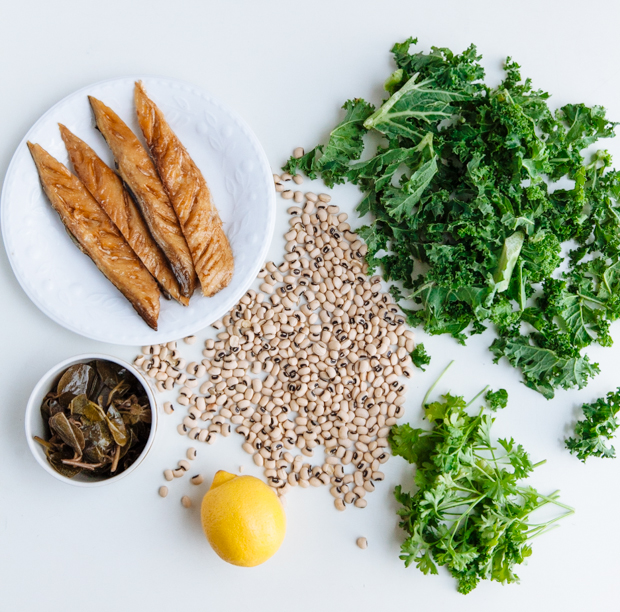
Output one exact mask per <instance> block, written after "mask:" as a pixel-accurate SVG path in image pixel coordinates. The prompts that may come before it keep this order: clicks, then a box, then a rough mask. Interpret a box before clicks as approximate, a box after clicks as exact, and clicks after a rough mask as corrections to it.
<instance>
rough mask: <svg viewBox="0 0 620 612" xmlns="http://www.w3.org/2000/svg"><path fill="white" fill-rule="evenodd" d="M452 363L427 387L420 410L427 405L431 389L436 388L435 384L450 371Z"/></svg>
mask: <svg viewBox="0 0 620 612" xmlns="http://www.w3.org/2000/svg"><path fill="white" fill-rule="evenodd" d="M453 363H454V359H453V360H452V361H451V362H450V363H449V364H448V365H447V366H446V367H445V368H444V371H443V372H442V373H441V374H440V375H439V377H438V378H437V380H436V381H435V382H434V383H433V384H432V385H431V386H430V387H429V389H428V391H427V392H426V395H425V396H424V399H423V400H422V410H424V406H426V404H427V403H428V397H429V395H430V394H431V393H432V392H433V389H434V388H435V387H436V386H437V383H438V382H439V381H440V380H441V379H442V378H443V375H444V374H445V373H446V372H447V371H448V370H449V369H450V366H451V365H452V364H453Z"/></svg>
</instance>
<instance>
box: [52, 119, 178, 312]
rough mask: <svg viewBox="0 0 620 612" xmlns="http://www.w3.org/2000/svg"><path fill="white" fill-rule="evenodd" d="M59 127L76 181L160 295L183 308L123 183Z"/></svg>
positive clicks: (163, 259) (170, 275)
mask: <svg viewBox="0 0 620 612" xmlns="http://www.w3.org/2000/svg"><path fill="white" fill-rule="evenodd" d="M59 127H60V134H61V136H62V139H63V140H64V141H65V146H66V147H67V151H68V152H69V157H70V158H71V163H72V164H73V169H74V171H75V173H76V174H77V176H78V178H79V179H80V180H81V181H82V183H84V185H85V187H86V189H88V191H90V193H91V195H92V196H93V197H94V198H95V200H97V202H99V205H100V206H101V208H103V210H105V211H106V213H108V216H109V217H110V219H112V221H113V222H114V223H115V224H116V227H118V229H119V230H120V232H121V234H122V235H123V237H124V238H125V240H127V242H128V243H129V246H130V247H131V248H132V249H133V250H134V251H135V253H136V255H137V256H138V257H139V258H140V261H141V262H142V263H143V264H144V265H145V266H146V269H147V270H148V271H149V272H150V273H151V274H152V275H153V276H154V277H155V280H157V281H158V282H159V284H160V286H161V288H162V289H163V291H164V293H165V294H166V295H170V296H172V297H173V298H174V299H175V300H177V301H178V302H180V303H181V304H183V305H184V306H187V304H188V303H189V298H186V297H184V296H182V295H181V292H180V288H179V283H178V282H177V279H176V278H175V276H174V274H173V273H172V270H171V269H170V266H169V265H168V260H167V259H166V257H165V256H164V254H163V252H162V250H161V249H160V248H159V246H158V245H157V243H156V242H155V240H153V238H152V236H151V234H150V232H149V228H148V227H147V225H146V223H145V222H144V219H143V218H142V214H141V213H140V211H139V210H138V207H137V206H136V203H135V202H134V201H133V198H132V197H131V196H130V195H129V193H128V192H127V190H126V189H125V188H124V187H123V181H121V179H120V178H119V177H118V175H117V174H116V172H114V171H113V170H111V169H110V168H109V167H108V166H107V165H106V164H105V163H104V162H103V160H102V159H101V158H100V157H99V156H98V155H97V154H96V153H95V152H94V151H93V150H92V149H91V148H90V147H89V146H88V145H87V144H86V143H85V142H84V141H83V140H81V139H80V138H78V137H77V136H76V135H75V134H73V133H72V132H71V131H70V130H69V129H68V128H66V127H65V126H64V125H62V124H59Z"/></svg>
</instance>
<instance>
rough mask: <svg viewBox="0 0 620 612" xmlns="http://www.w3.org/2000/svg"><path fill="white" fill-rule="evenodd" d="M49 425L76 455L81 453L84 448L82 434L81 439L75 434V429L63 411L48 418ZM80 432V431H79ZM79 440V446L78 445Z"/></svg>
mask: <svg viewBox="0 0 620 612" xmlns="http://www.w3.org/2000/svg"><path fill="white" fill-rule="evenodd" d="M48 422H49V426H50V429H51V430H52V431H53V432H54V433H56V434H58V436H59V437H60V439H61V440H62V441H63V442H64V443H65V444H68V445H69V446H70V447H71V448H72V449H73V450H74V451H75V453H76V454H77V455H81V454H82V449H83V448H84V436H81V440H79V439H78V437H77V436H76V435H75V429H74V427H73V426H72V425H71V423H70V422H69V419H68V418H67V417H66V415H65V413H64V412H59V413H58V414H55V415H54V416H53V417H51V418H50V420H49V421H48ZM80 433H81V432H80ZM80 442H81V446H80Z"/></svg>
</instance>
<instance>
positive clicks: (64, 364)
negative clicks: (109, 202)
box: [24, 353, 158, 488]
mask: <svg viewBox="0 0 620 612" xmlns="http://www.w3.org/2000/svg"><path fill="white" fill-rule="evenodd" d="M94 359H102V360H105V361H111V362H113V363H117V364H118V365H121V366H123V367H125V368H127V369H128V370H129V371H130V372H131V373H132V374H133V375H134V376H135V377H136V378H137V379H138V381H139V382H140V384H141V385H142V386H143V387H144V390H145V392H146V395H147V397H148V400H149V406H150V408H151V431H150V432H149V437H148V439H147V441H146V445H145V447H144V449H143V450H142V452H141V453H140V455H138V457H137V458H136V460H135V461H134V462H133V463H132V464H131V465H130V466H129V467H128V468H127V469H126V470H124V471H123V472H121V473H120V474H118V475H116V476H112V477H111V478H104V479H102V480H93V481H92V482H88V481H79V480H73V479H72V478H67V477H66V476H63V475H62V474H60V473H58V472H57V471H56V470H55V469H54V468H53V467H52V466H51V465H50V464H49V462H48V461H47V458H46V457H45V454H44V453H43V452H42V451H41V447H40V445H39V444H37V442H35V440H34V439H33V430H32V427H31V421H32V418H33V412H34V411H35V410H36V411H39V410H40V408H41V407H40V405H35V404H36V403H37V402H36V401H35V400H36V398H37V397H38V396H40V393H41V391H42V389H43V388H44V387H46V386H48V387H51V382H52V380H53V379H55V377H56V376H57V375H58V374H60V372H61V371H62V370H63V369H66V368H68V367H69V366H71V365H74V364H76V363H80V362H84V361H91V360H94ZM157 417H158V410H157V400H156V399H155V394H154V393H153V389H152V388H151V385H150V383H149V381H148V380H147V378H146V377H145V376H144V374H143V373H142V372H141V371H140V370H139V369H138V368H136V367H135V366H134V365H133V364H131V363H128V362H127V361H125V360H124V359H121V358H119V357H115V356H113V355H106V354H104V353H81V354H79V355H74V356H73V357H68V358H67V359H64V360H63V361H60V362H58V363H57V364H56V365H54V366H52V367H51V368H50V369H49V370H47V372H45V374H43V376H41V378H40V379H39V381H38V382H37V384H36V385H35V386H34V388H33V389H32V391H31V392H30V397H29V398H28V402H27V403H26V410H25V414H24V420H25V434H26V441H27V442H28V448H29V449H30V452H31V453H32V454H33V456H34V458H35V460H36V461H37V463H38V464H39V465H40V466H41V467H42V468H43V469H44V470H45V471H46V472H47V473H48V474H51V475H52V476H54V478H56V479H57V480H60V481H61V482H64V483H66V484H70V485H73V486H75V487H89V488H92V487H101V486H104V485H108V484H111V483H112V482H118V481H119V480H121V479H122V478H124V477H125V476H128V475H129V474H130V473H132V472H133V471H134V470H135V469H136V468H137V467H138V466H139V465H140V464H141V463H142V462H143V461H144V459H145V458H146V456H147V455H148V453H149V451H150V450H151V448H152V447H153V442H154V441H155V434H156V431H157ZM39 418H40V417H39Z"/></svg>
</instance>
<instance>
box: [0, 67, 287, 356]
mask: <svg viewBox="0 0 620 612" xmlns="http://www.w3.org/2000/svg"><path fill="white" fill-rule="evenodd" d="M141 79H144V80H147V79H157V80H160V81H164V82H169V83H171V84H177V85H179V86H185V87H189V88H191V89H193V90H194V91H195V92H197V93H199V94H200V95H202V96H206V98H207V99H208V100H209V101H210V102H212V103H214V104H216V105H217V106H219V107H220V108H221V109H222V110H223V111H224V112H225V113H226V114H227V115H228V116H230V117H231V119H233V120H235V121H237V123H238V124H239V125H240V126H241V127H242V128H243V132H244V134H245V135H246V136H247V137H248V138H249V140H250V142H252V144H254V148H255V150H256V152H257V153H258V158H259V160H258V161H260V164H261V166H262V168H263V174H264V175H265V177H266V178H267V179H268V181H269V182H270V181H271V177H272V171H271V166H270V164H269V161H268V158H267V155H266V153H265V151H264V149H263V147H262V145H261V143H260V141H259V140H258V137H257V136H256V134H255V133H254V131H253V130H252V129H251V127H250V126H249V125H248V124H247V123H246V122H245V120H244V119H243V118H242V117H241V116H240V115H239V114H238V113H237V112H236V111H234V110H232V109H231V108H230V107H228V106H227V105H226V104H224V103H222V102H220V101H219V100H218V99H217V98H215V97H214V96H212V95H211V93H210V92H209V91H207V90H205V89H203V88H202V87H199V86H197V85H194V84H193V83H190V82H188V81H185V80H183V79H177V78H173V77H162V76H157V75H152V74H149V75H147V74H141V75H124V76H120V77H112V78H109V79H103V80H101V81H96V82H94V83H90V84H88V85H85V86H84V87H81V88H79V89H77V90H75V91H73V92H71V93H69V94H68V95H66V96H64V97H63V98H61V99H60V100H58V101H57V102H56V103H54V104H53V105H52V106H51V107H50V108H49V109H48V110H47V111H45V113H43V114H42V115H41V116H40V117H39V119H37V121H35V123H33V124H32V126H31V127H30V128H29V129H28V131H27V132H26V134H25V135H24V137H23V138H22V139H21V141H20V142H19V144H18V145H17V147H16V148H15V152H14V153H13V156H12V157H11V161H10V162H9V165H8V167H7V170H6V173H5V175H4V180H3V185H2V191H1V192H0V225H1V226H2V228H1V230H2V240H3V243H4V248H5V252H6V254H7V257H8V260H9V263H10V265H11V269H12V270H13V273H14V274H15V277H16V279H17V281H18V283H19V284H20V286H21V288H22V290H23V291H24V292H25V293H26V295H27V296H28V297H29V298H30V300H31V301H32V302H33V303H34V304H35V306H37V308H39V310H41V312H43V313H44V314H45V315H46V316H48V317H49V318H50V319H52V320H53V321H54V322H56V323H57V324H58V325H60V326H61V327H64V328H65V329H68V330H69V331H72V332H74V333H76V334H78V335H81V336H84V337H86V338H90V339H92V340H97V341H100V342H108V343H111V344H120V345H124V346H136V345H144V344H154V343H165V342H170V341H172V340H178V339H179V338H182V337H185V336H188V335H192V334H194V333H195V332H198V331H200V330H201V329H204V328H206V327H208V326H209V325H211V324H212V323H214V322H215V321H217V320H218V319H219V318H221V317H223V316H224V315H225V314H226V313H227V312H228V311H229V310H230V309H231V308H232V307H233V306H234V305H235V304H236V303H237V302H238V301H239V300H240V299H241V297H242V296H243V295H244V294H245V293H246V292H247V291H248V289H249V288H250V287H251V285H252V283H253V282H254V279H255V278H256V276H257V274H258V272H259V270H260V269H261V267H262V265H263V263H264V259H265V257H266V255H267V251H268V249H269V246H270V244H271V240H272V238H273V233H274V228H275V217H276V215H275V212H276V194H275V190H274V191H268V195H269V201H268V202H267V203H266V204H267V207H268V214H269V220H268V226H267V234H266V235H265V238H264V241H263V243H262V248H261V251H260V253H259V254H258V255H259V256H257V257H256V263H255V264H254V266H253V269H252V274H250V275H249V277H248V282H246V283H244V284H243V285H242V286H241V288H240V289H238V290H237V291H236V292H235V293H234V294H232V295H231V297H229V299H228V300H227V301H226V302H225V303H224V305H223V306H220V307H219V308H218V309H217V310H215V311H214V313H213V314H212V315H210V316H209V317H206V318H203V319H201V320H200V321H196V322H194V323H189V324H186V325H179V326H178V332H177V331H176V330H175V331H174V333H173V332H172V331H170V332H169V333H168V335H165V336H164V335H162V336H157V337H156V338H155V337H154V336H153V335H154V334H159V332H155V331H154V330H152V329H150V328H148V327H146V324H145V323H144V322H143V321H142V320H141V319H140V318H139V316H138V315H137V313H136V317H138V322H139V323H140V324H142V325H145V330H144V334H143V336H144V337H143V338H132V339H130V340H125V339H123V340H120V341H119V340H118V339H117V338H114V337H110V336H106V335H105V334H100V333H97V332H96V331H90V332H89V330H83V329H77V328H75V327H72V326H71V325H70V323H68V322H67V321H63V320H61V319H59V318H58V317H57V316H56V315H55V313H53V312H51V311H50V310H49V309H48V308H47V307H46V305H45V304H44V303H42V302H41V301H40V300H39V298H38V296H35V295H33V294H32V292H31V290H30V287H29V285H28V284H27V283H26V282H25V281H24V282H22V278H20V275H19V274H18V273H17V264H16V262H15V261H14V256H13V255H12V254H11V251H10V248H9V245H10V242H11V239H8V236H7V232H8V230H7V223H6V217H7V216H8V212H7V209H8V206H7V205H5V200H6V198H7V192H8V190H9V187H10V183H11V181H10V180H9V179H10V178H11V176H12V173H13V172H14V171H15V168H14V167H15V166H16V165H17V163H18V159H17V158H18V154H19V152H20V150H21V149H22V148H23V147H24V146H25V145H26V142H27V141H28V138H29V136H30V134H32V133H33V132H34V131H35V130H36V129H37V128H38V127H39V126H40V125H41V124H43V123H45V121H46V120H47V119H48V117H49V116H50V115H51V114H52V113H53V111H54V110H55V109H56V108H57V107H58V106H60V105H61V104H63V103H64V102H65V101H66V100H67V99H69V98H73V97H77V96H78V95H80V94H86V93H87V92H88V90H90V89H92V88H95V87H100V86H103V85H106V84H108V83H115V82H118V81H129V80H132V81H137V80H141ZM111 295H114V293H111ZM118 295H119V296H120V295H121V294H120V293H119V294H118ZM233 298H234V299H233ZM123 299H124V298H123Z"/></svg>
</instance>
